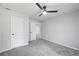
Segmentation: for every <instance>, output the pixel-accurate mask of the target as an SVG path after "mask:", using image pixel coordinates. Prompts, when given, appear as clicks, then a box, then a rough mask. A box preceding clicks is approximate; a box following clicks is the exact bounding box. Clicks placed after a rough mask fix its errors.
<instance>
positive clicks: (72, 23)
mask: <svg viewBox="0 0 79 59" xmlns="http://www.w3.org/2000/svg"><path fill="white" fill-rule="evenodd" d="M41 33H42V38H43V39H46V40H48V41H51V42H55V43H57V44H61V45H64V46H67V47H70V48H73V49H77V50H79V10H78V11H74V12H72V13H67V14H63V15H59V16H57V17H54V18H53V17H52V19H50V20H46V21H44V22H42V27H41Z"/></svg>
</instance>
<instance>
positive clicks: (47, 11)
mask: <svg viewBox="0 0 79 59" xmlns="http://www.w3.org/2000/svg"><path fill="white" fill-rule="evenodd" d="M46 12H48V13H56V12H58V11H57V10H55V11H46Z"/></svg>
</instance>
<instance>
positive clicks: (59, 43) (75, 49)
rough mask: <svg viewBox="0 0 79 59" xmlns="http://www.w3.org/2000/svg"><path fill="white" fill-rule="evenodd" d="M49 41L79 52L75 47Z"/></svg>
mask: <svg viewBox="0 0 79 59" xmlns="http://www.w3.org/2000/svg"><path fill="white" fill-rule="evenodd" d="M44 40H46V39H44ZM47 41H50V42H53V43H56V44H58V45H61V46H65V47H68V48H71V49H74V50H77V51H79V49H77V48H75V47H71V46H67V45H64V44H62V43H57V42H54V41H51V40H47Z"/></svg>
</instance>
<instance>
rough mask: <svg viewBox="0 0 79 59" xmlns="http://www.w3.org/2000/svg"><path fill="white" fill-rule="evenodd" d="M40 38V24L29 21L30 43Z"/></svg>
mask: <svg viewBox="0 0 79 59" xmlns="http://www.w3.org/2000/svg"><path fill="white" fill-rule="evenodd" d="M39 37H40V23H38V22H35V21H30V41H32V40H36V39H37V38H39Z"/></svg>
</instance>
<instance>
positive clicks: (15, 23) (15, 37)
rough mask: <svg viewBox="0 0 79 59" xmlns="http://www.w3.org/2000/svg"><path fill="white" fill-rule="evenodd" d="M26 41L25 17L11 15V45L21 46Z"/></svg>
mask: <svg viewBox="0 0 79 59" xmlns="http://www.w3.org/2000/svg"><path fill="white" fill-rule="evenodd" d="M23 41H24V19H23V18H21V17H17V16H12V17H11V47H12V48H15V47H18V46H21V45H22V44H23Z"/></svg>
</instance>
